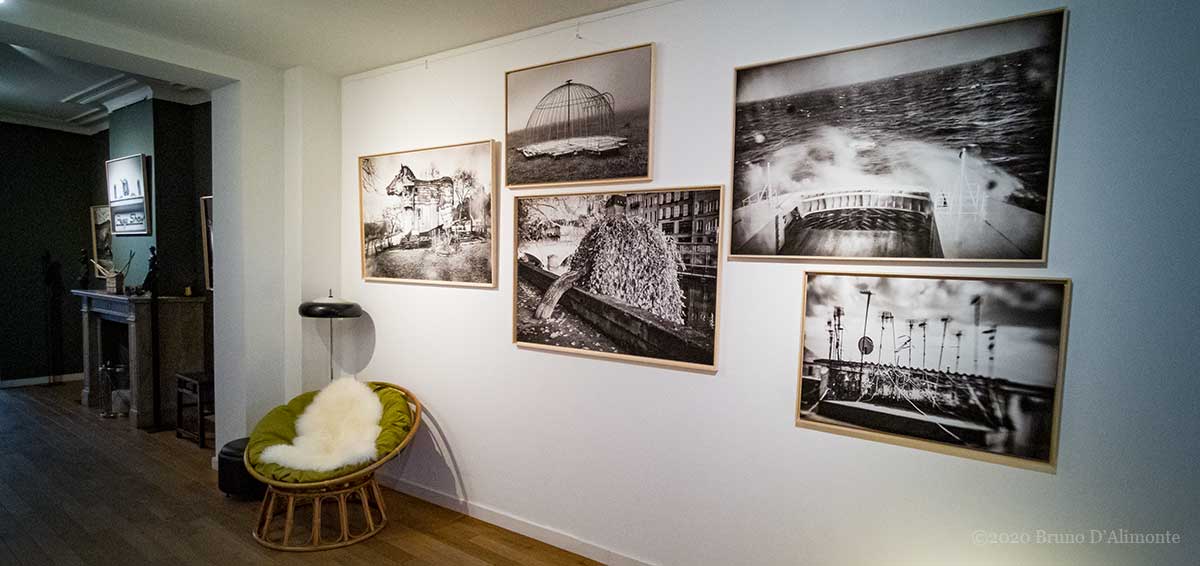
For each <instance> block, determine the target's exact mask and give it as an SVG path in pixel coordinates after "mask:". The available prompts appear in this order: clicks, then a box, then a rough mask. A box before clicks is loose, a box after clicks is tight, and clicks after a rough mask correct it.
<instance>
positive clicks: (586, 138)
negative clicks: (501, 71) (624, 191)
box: [504, 44, 654, 189]
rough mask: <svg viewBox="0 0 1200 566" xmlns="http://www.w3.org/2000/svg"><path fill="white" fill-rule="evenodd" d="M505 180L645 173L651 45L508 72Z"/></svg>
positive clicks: (604, 178)
mask: <svg viewBox="0 0 1200 566" xmlns="http://www.w3.org/2000/svg"><path fill="white" fill-rule="evenodd" d="M504 80H505V123H506V130H505V131H506V132H507V139H506V140H505V145H506V147H505V152H506V153H505V157H506V159H505V184H506V185H507V186H508V187H509V188H510V189H515V188H522V187H537V186H548V185H580V184H592V183H621V182H635V181H649V180H650V165H651V150H652V146H653V143H652V138H653V136H652V132H653V130H652V121H653V108H654V45H653V44H646V45H639V46H636V47H629V48H626V49H617V50H614V51H607V52H604V53H596V54H593V55H588V56H585V57H578V58H575V59H569V60H566V61H558V62H554V63H547V64H544V65H538V66H535V67H528V68H525V69H518V70H515V71H509V72H508V73H506V74H505V79H504Z"/></svg>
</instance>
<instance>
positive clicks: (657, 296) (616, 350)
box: [513, 186, 723, 372]
mask: <svg viewBox="0 0 1200 566" xmlns="http://www.w3.org/2000/svg"><path fill="white" fill-rule="evenodd" d="M722 195H723V191H722V190H721V187H719V186H713V187H688V188H678V189H661V190H658V189H656V190H644V191H633V192H611V193H591V194H572V195H552V196H528V197H525V196H520V197H517V199H516V207H515V208H516V210H515V214H516V221H515V222H514V229H515V230H516V238H515V241H516V245H515V246H514V249H515V252H516V269H515V273H514V276H515V278H516V282H515V283H516V284H515V287H516V292H515V293H514V297H513V301H514V304H513V341H514V342H515V343H516V344H517V345H518V346H524V347H531V348H540V349H544V350H553V351H562V352H570V353H578V354H585V355H592V356H597V357H605V358H610V359H619V360H625V361H634V362H643V363H651V364H656V365H665V366H671V367H679V368H685V369H692V370H699V371H708V372H713V371H716V342H717V335H718V332H717V327H718V320H719V317H718V301H717V295H718V290H719V288H720V272H721V270H720V263H721V262H720V253H721V227H720V220H721V202H722Z"/></svg>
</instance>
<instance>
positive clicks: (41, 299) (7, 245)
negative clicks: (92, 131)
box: [0, 122, 108, 380]
mask: <svg viewBox="0 0 1200 566" xmlns="http://www.w3.org/2000/svg"><path fill="white" fill-rule="evenodd" d="M107 145H108V143H107V136H106V135H105V134H104V133H101V134H98V135H96V136H84V135H77V134H68V133H65V132H59V131H54V130H45V129H42V128H33V127H29V126H20V125H15V124H8V123H3V122H0V195H2V200H0V202H3V205H0V266H2V268H0V273H3V279H2V281H3V283H4V288H3V291H0V313H3V315H2V316H0V336H3V337H4V339H3V340H0V379H5V380H7V379H21V378H27V377H41V376H44V375H50V374H69V373H77V372H80V371H82V359H81V353H80V348H81V346H80V342H81V334H82V330H81V323H80V315H79V302H78V301H77V300H76V299H75V297H73V296H71V295H70V293H69V290H70V289H71V288H73V287H74V286H75V281H76V279H77V278H78V276H79V270H80V266H79V263H78V260H79V250H80V249H87V250H88V253H89V254H90V250H91V235H90V233H89V231H88V230H89V224H90V222H91V221H90V218H89V210H88V209H89V207H90V206H91V204H92V202H93V199H94V196H95V195H97V194H99V195H103V194H104V160H105V159H106V158H107V156H108V148H107ZM47 252H49V258H50V265H51V277H50V283H51V285H49V286H47V285H46V279H45V277H44V275H45V270H44V267H43V265H44V264H43V261H42V256H43V254H45V253H47Z"/></svg>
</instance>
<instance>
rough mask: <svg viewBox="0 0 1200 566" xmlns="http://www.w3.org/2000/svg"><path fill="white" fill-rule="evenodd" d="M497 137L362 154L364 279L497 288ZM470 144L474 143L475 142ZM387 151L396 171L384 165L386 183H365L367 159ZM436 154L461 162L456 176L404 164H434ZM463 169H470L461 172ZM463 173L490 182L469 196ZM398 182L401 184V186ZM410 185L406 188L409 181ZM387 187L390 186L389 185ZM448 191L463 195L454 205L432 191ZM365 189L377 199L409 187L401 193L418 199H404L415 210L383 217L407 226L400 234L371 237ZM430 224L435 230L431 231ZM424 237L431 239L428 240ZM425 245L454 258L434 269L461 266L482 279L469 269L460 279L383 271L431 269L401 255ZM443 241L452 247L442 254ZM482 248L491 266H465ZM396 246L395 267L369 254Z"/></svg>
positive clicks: (442, 270)
mask: <svg viewBox="0 0 1200 566" xmlns="http://www.w3.org/2000/svg"><path fill="white" fill-rule="evenodd" d="M498 145H499V144H498V143H497V142H496V141H494V140H482V141H475V142H466V143H458V144H450V145H441V146H436V147H428V148H420V149H411V150H404V151H395V152H388V153H377V154H373V155H363V156H360V157H359V158H358V160H357V166H358V169H357V171H358V214H359V256H360V259H361V269H362V277H363V280H365V281H368V282H386V283H414V284H419V285H446V286H455V287H479V288H493V289H494V288H496V286H497V282H498V278H499V263H498V260H499V258H498V254H499V242H498V239H497V237H496V236H497V229H498V227H499V224H498V222H499V214H498V207H499V202H498V197H499V194H500V192H499V189H498V188H497V173H496V157H497V150H498ZM473 147H474V148H475V149H472V148H473ZM483 154H486V161H487V162H486V165H483V166H482V167H478V163H477V161H478V160H481V159H483V157H482V155H483ZM389 158H390V159H389ZM384 159H389V160H390V161H395V162H396V164H395V166H394V167H393V168H394V169H395V172H390V170H389V172H384V173H383V175H384V176H386V179H383V182H384V183H387V185H384V186H383V187H379V186H373V187H370V188H368V187H367V185H368V184H369V183H370V181H369V180H368V179H367V178H366V177H367V175H368V174H369V173H367V172H366V170H365V169H364V167H366V166H367V165H366V164H367V163H374V162H375V161H381V160H384ZM436 159H443V160H446V161H449V162H451V163H460V168H459V169H458V170H457V171H456V172H455V173H454V175H455V176H454V177H453V178H452V177H450V176H442V177H438V178H436V179H421V178H419V177H418V176H417V175H419V174H424V173H418V172H416V171H414V170H413V168H412V167H411V166H409V165H406V164H404V161H405V160H409V161H411V162H412V163H418V162H420V163H430V164H433V165H436V161H435V160H436ZM463 160H466V161H463ZM471 160H475V161H471ZM465 162H471V163H472V164H473V165H475V166H476V167H475V168H473V169H471V170H467V169H462V168H461V164H462V163H465ZM433 165H431V167H433ZM405 172H407V174H406V173H405ZM437 173H438V174H440V171H437ZM464 174H466V175H467V176H465V177H464V176H463V175H464ZM401 176H404V177H405V179H400V177H401ZM380 179H381V178H380V177H378V176H376V177H375V178H374V182H375V183H376V184H377V183H378V182H379V181H380ZM464 179H469V182H471V183H481V182H482V183H487V186H486V187H478V186H474V185H472V186H471V187H470V189H471V191H470V192H471V193H472V194H471V195H470V198H469V199H468V198H465V197H464V195H462V194H459V192H460V191H462V190H466V189H464V187H463V183H465V182H468V181H464ZM389 180H390V182H389ZM397 183H399V185H400V186H397ZM405 186H407V187H408V188H407V189H405V188H404V187H405ZM389 187H391V188H390V189H389ZM381 191H382V192H381ZM389 191H390V192H389ZM446 191H449V192H450V193H452V194H451V195H449V198H450V200H451V201H455V200H456V199H460V198H462V200H461V201H459V202H456V203H455V202H451V203H450V205H449V206H443V205H445V204H447V203H445V202H444V201H441V197H438V196H435V195H434V192H436V193H437V195H441V194H443V193H444V192H446ZM368 192H370V193H371V195H373V196H372V199H373V200H379V199H382V198H384V197H387V196H396V197H399V196H401V195H400V193H401V192H404V195H406V196H405V197H404V198H412V199H414V200H413V203H412V204H411V206H409V207H407V208H409V209H410V210H411V212H403V211H400V213H399V214H400V216H402V218H399V219H395V220H392V221H385V222H384V223H385V224H387V223H388V222H392V225H393V227H394V228H396V229H398V230H404V229H405V228H409V230H408V231H407V232H405V234H403V235H401V234H399V232H393V233H391V234H386V235H384V238H386V242H387V243H388V245H387V246H386V247H380V246H379V242H378V241H372V242H369V241H368V234H367V224H368V221H367V214H368V212H369V211H368V210H367V208H368V207H370V206H371V205H370V204H367V203H366V202H365V201H366V198H367V193H368ZM480 195H483V196H486V200H487V210H486V211H484V212H480V211H479V210H478V209H477V205H478V201H479V197H480ZM421 199H424V200H425V201H426V202H418V201H419V200H421ZM376 212H378V211H376ZM404 214H408V215H409V216H408V217H407V218H403V215H404ZM464 214H466V217H464V216H463V215H464ZM455 216H458V218H455ZM484 221H486V225H485V226H483V227H482V229H481V227H480V225H479V224H480V223H481V222H484ZM430 227H432V228H430ZM424 228H429V230H424ZM431 232H432V235H431V236H430V235H428V234H430V233H431ZM464 234H465V235H464ZM426 239H428V240H429V241H428V242H426V241H425V240H426ZM481 239H482V240H486V242H481V241H480V240H481ZM435 240H436V241H435ZM393 242H394V243H393ZM463 243H465V244H466V246H467V247H468V248H469V250H468V252H465V253H464V252H463V250H462V244H463ZM481 243H482V244H484V246H480V245H479V244H481ZM425 248H429V249H436V251H435V253H436V254H437V256H436V257H433V259H434V261H435V262H439V261H440V260H439V259H438V257H445V258H451V256H454V257H453V258H451V259H446V260H445V261H440V265H439V266H435V267H434V268H432V269H435V270H436V271H438V272H439V273H447V272H454V271H457V272H459V273H463V272H469V274H470V276H474V277H475V278H476V279H480V280H467V279H466V278H465V277H464V278H461V279H462V280H457V279H437V278H420V277H412V276H389V275H386V273H388V272H389V270H390V271H399V272H401V273H409V274H411V273H412V272H414V271H415V270H417V269H421V270H423V271H424V270H427V269H430V268H429V267H428V265H426V263H427V262H426V261H425V260H424V259H404V258H400V257H399V256H401V255H403V254H404V253H405V252H412V251H414V250H420V249H425ZM443 248H444V249H445V250H449V251H447V252H446V253H445V254H443V253H442V251H443ZM370 249H374V250H375V251H374V252H373V253H371V254H369V253H368V251H369V250H370ZM481 249H482V250H485V251H486V252H487V262H488V266H487V267H486V269H480V268H479V267H478V266H477V265H475V266H474V267H470V266H467V267H464V265H463V263H464V262H466V263H472V262H474V263H478V262H477V260H478V258H477V257H474V256H472V255H471V253H476V254H477V253H478V251H479V250H481ZM392 251H396V256H397V257H398V259H397V260H396V262H394V263H393V264H392V266H391V267H386V266H379V265H378V264H376V263H374V262H373V260H372V259H369V258H368V255H374V256H378V255H379V254H381V253H385V252H392ZM416 255H421V257H422V258H426V257H427V256H428V254H425V253H422V254H416ZM375 259H378V258H375ZM455 262H457V263H455ZM481 273H484V274H485V275H486V277H479V275H480V274H481ZM452 277H455V275H452Z"/></svg>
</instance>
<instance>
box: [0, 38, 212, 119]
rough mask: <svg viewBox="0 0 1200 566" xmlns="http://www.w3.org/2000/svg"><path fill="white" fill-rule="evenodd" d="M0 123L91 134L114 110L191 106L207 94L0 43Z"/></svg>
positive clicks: (205, 98) (206, 96)
mask: <svg viewBox="0 0 1200 566" xmlns="http://www.w3.org/2000/svg"><path fill="white" fill-rule="evenodd" d="M0 69H4V72H3V73H2V74H0V121H5V122H15V123H18V124H26V125H30V126H38V127H42V128H52V129H56V130H63V131H68V132H73V133H79V134H93V133H96V132H99V131H101V130H104V129H106V128H108V114H109V112H112V111H113V110H116V109H117V108H121V107H123V106H126V105H129V104H132V103H134V102H137V101H140V100H145V99H147V98H151V97H154V98H160V99H167V100H172V101H175V102H181V103H185V104H195V103H197V102H203V101H204V100H207V98H208V93H207V92H204V91H200V90H198V89H190V88H188V87H185V86H183V85H172V84H168V83H165V82H163V81H159V80H155V79H151V78H147V77H142V76H139V75H134V74H130V73H123V72H121V71H117V70H115V69H110V68H108V67H102V66H99V65H92V64H90V63H81V62H79V61H75V60H72V59H66V58H63V57H58V56H55V55H51V54H49V53H46V52H43V51H38V50H36V49H30V48H28V47H22V46H19V45H10V44H6V43H0Z"/></svg>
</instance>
